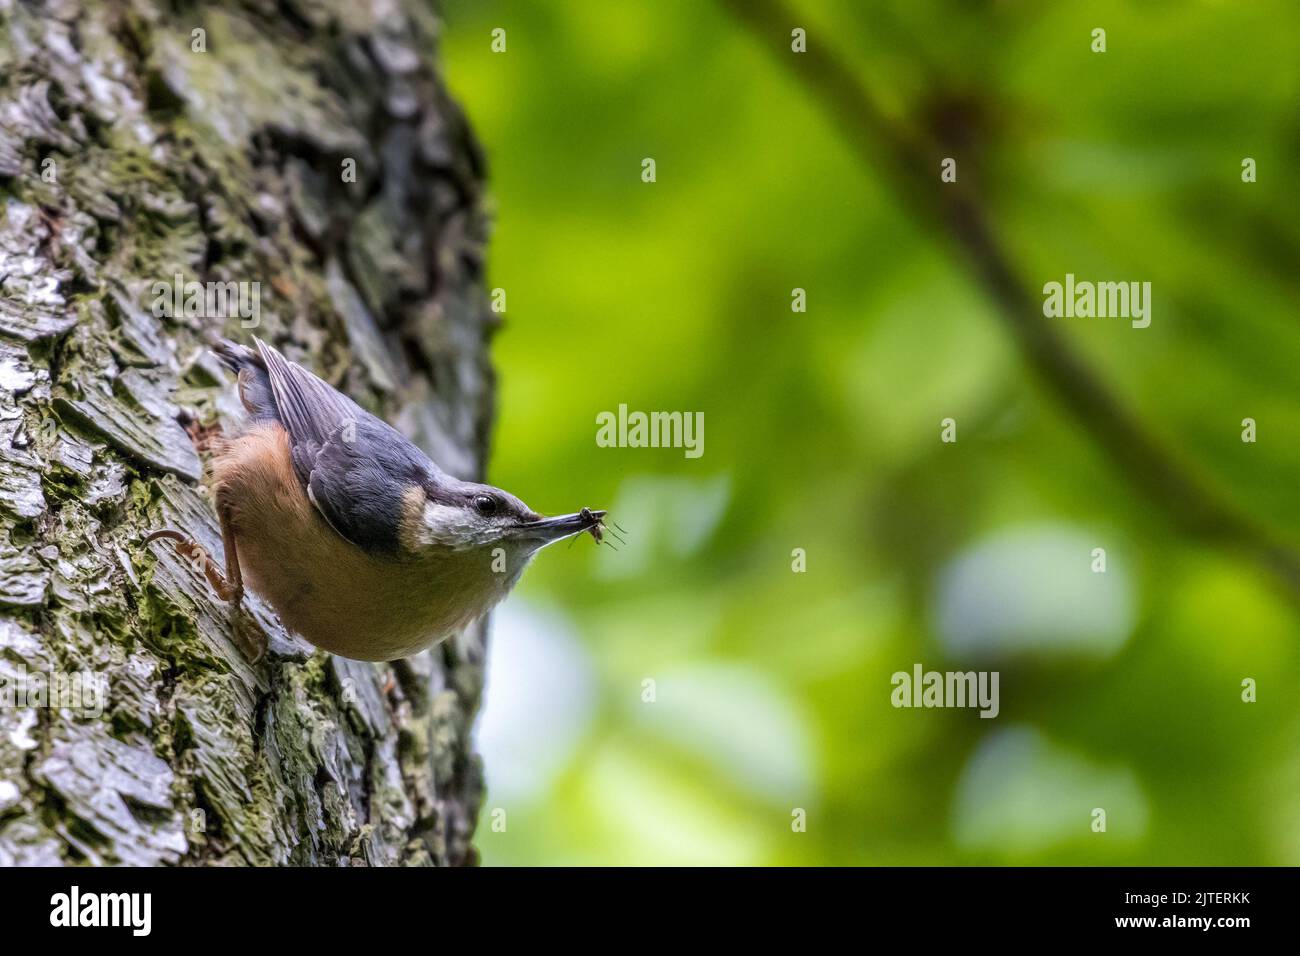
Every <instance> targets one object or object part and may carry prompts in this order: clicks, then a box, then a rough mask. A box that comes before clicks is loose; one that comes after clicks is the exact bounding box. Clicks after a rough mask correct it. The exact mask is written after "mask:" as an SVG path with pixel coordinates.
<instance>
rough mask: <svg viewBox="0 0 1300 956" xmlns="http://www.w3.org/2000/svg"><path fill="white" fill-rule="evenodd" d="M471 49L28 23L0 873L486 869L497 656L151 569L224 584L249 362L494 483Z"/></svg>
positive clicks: (10, 305)
mask: <svg viewBox="0 0 1300 956" xmlns="http://www.w3.org/2000/svg"><path fill="white" fill-rule="evenodd" d="M178 8H179V10H180V12H179V13H178V12H176V11H177V9H178ZM438 29H439V23H438V22H437V20H436V17H435V15H434V14H433V12H431V10H430V9H429V7H428V5H427V4H426V3H425V2H423V0H388V2H380V0H246V2H245V3H233V2H231V3H205V4H197V5H196V4H189V3H163V2H160V0H49V2H45V3H35V4H32V3H20V2H16V0H0V203H3V208H0V389H2V391H0V694H4V695H7V697H8V699H4V700H0V865H8V864H15V863H19V864H22V863H27V864H67V863H78V862H92V863H102V864H177V863H183V864H214V863H233V864H340V863H343V864H346V863H352V864H372V865H382V864H394V863H403V864H406V863H438V864H457V863H465V862H473V861H474V859H475V854H474V850H473V848H472V845H471V842H470V838H471V836H472V833H473V829H474V824H475V818H476V815H477V812H478V807H479V802H480V797H481V790H482V773H481V768H480V766H479V764H478V761H477V759H476V758H475V757H474V756H473V754H472V752H471V747H470V742H469V732H470V724H471V721H472V719H473V716H474V712H475V709H476V707H477V704H478V699H479V694H480V690H481V688H482V665H483V638H484V634H483V630H482V628H481V627H478V628H474V629H472V631H470V632H467V633H465V634H463V635H461V636H460V637H459V638H457V639H455V640H452V641H449V642H447V643H445V644H443V645H441V646H439V647H436V648H434V649H433V650H432V651H428V652H425V653H424V654H422V655H420V656H419V657H416V658H413V659H411V660H408V661H402V662H399V663H398V664H395V665H391V666H389V665H374V664H363V663H357V662H354V661H347V660H343V659H341V658H337V657H333V656H331V655H328V654H325V653H323V652H313V651H312V649H311V648H309V647H307V646H306V645H305V644H303V643H302V642H301V641H300V640H298V639H297V638H295V637H294V636H293V635H291V634H290V633H288V632H286V631H285V630H284V628H283V627H282V626H281V625H280V624H279V623H278V621H277V620H276V617H275V615H274V613H273V612H272V611H271V610H270V609H269V607H268V606H266V605H265V604H264V603H262V602H261V601H260V600H259V599H258V598H257V597H256V596H255V595H248V596H246V598H245V602H244V604H245V608H244V613H243V615H242V617H241V618H239V619H236V618H232V617H231V615H230V613H229V612H228V610H227V609H226V607H225V606H224V605H223V604H221V603H220V602H219V601H218V600H217V599H216V597H215V595H214V594H213V593H212V591H211V589H210V588H209V587H208V586H207V584H206V583H205V582H204V580H203V578H202V575H201V574H199V573H196V570H195V568H193V567H191V566H190V565H189V564H188V563H186V562H185V561H183V560H181V559H180V558H178V557H177V556H176V555H175V554H174V552H173V551H172V550H171V549H170V548H169V547H166V546H165V545H161V544H155V545H151V546H149V547H142V546H141V544H140V539H141V537H142V535H144V534H145V533H146V532H148V531H149V530H152V529H156V528H162V527H172V528H179V529H182V530H184V531H186V532H188V533H190V534H193V535H194V536H195V537H196V538H197V540H198V541H200V542H201V543H202V544H204V545H205V546H206V547H207V548H208V550H209V551H210V552H211V553H212V554H214V555H217V556H219V555H220V554H221V539H220V534H219V532H218V530H217V525H216V521H215V518H214V515H213V511H212V506H211V500H210V497H209V495H208V492H207V489H206V488H205V485H204V473H205V462H206V459H207V456H208V448H207V445H208V442H209V441H210V439H211V437H212V435H213V434H215V433H216V432H217V430H218V429H223V428H224V429H231V428H234V427H236V424H237V422H238V419H239V416H240V412H241V410H240V408H239V405H238V402H237V400H236V398H235V396H234V393H233V389H232V383H231V379H230V376H229V375H228V374H227V373H225V372H224V370H223V369H222V368H221V366H220V365H219V364H218V363H217V362H216V360H215V359H214V357H213V356H212V355H211V353H210V352H208V351H207V348H206V346H207V344H208V343H210V342H211V341H212V340H213V339H214V338H215V337H216V336H217V335H219V334H225V335H227V336H229V337H231V338H235V339H239V340H242V341H250V336H251V335H252V334H256V335H258V336H260V337H262V338H266V339H269V340H271V341H273V342H275V343H276V344H278V345H279V346H281V347H282V348H283V349H284V350H285V351H286V352H287V353H288V354H289V355H290V357H293V358H296V359H298V360H300V361H302V362H303V363H304V364H306V365H308V366H309V367H312V368H314V369H315V370H316V371H317V372H318V373H320V374H321V375H322V376H323V377H325V378H326V379H328V380H329V381H331V382H333V383H335V384H336V385H338V387H339V388H341V389H342V390H344V391H345V392H347V393H348V394H350V395H352V396H353V397H354V398H356V399H357V400H358V401H359V402H361V404H363V405H365V406H367V407H369V408H370V409H372V410H373V411H375V412H376V413H378V414H380V415H381V416H383V417H385V418H387V419H388V420H389V421H393V422H395V423H396V424H397V425H398V427H399V428H401V429H403V430H404V431H405V432H407V433H408V434H410V435H412V437H414V438H415V440H416V441H417V442H418V443H419V444H421V445H422V446H423V447H424V448H425V449H426V450H427V451H429V452H430V453H431V455H432V457H433V458H434V460H436V461H438V462H439V463H440V464H441V465H442V466H443V467H444V468H445V469H446V470H447V471H449V472H452V473H453V474H457V475H459V476H461V477H466V478H469V477H477V476H478V474H479V472H480V471H481V470H482V466H483V462H484V457H485V454H486V436H487V427H488V423H489V419H490V416H491V409H492V375H491V370H490V368H489V365H488V362H487V355H486V349H487V339H488V337H489V334H490V331H491V327H492V321H491V318H492V316H491V312H490V310H489V309H488V307H487V299H486V296H485V294H484V292H483V290H482V288H481V267H482V251H483V243H484V237H485V228H484V222H483V218H482V216H481V214H480V211H479V192H480V182H481V177H482V168H481V160H480V158H479V155H478V152H477V149H476V146H475V145H474V143H473V141H472V138H471V137H470V134H469V133H468V131H467V129H466V127H465V124H464V122H463V120H462V118H461V116H460V113H459V111H458V110H457V108H456V106H455V105H454V104H453V103H452V102H451V100H450V99H449V98H448V96H447V93H446V91H445V89H444V88H443V86H442V84H441V82H440V80H439V79H438V78H437V76H436V73H435V69H434V65H435V64H434V39H435V37H436V35H437V32H438ZM353 171H355V175H352V173H353ZM191 282H199V283H205V282H206V283H211V282H231V283H245V285H243V286H240V287H236V286H229V287H227V288H228V289H229V290H232V291H233V290H236V289H238V290H239V291H242V292H243V293H244V294H245V298H244V299H239V298H238V296H236V297H235V298H234V299H231V300H229V301H222V300H220V299H217V298H215V297H212V296H210V295H209V297H208V298H207V299H205V300H201V297H198V296H191V295H190V293H191V292H192V291H193V289H194V287H193V286H190V287H189V288H185V283H191ZM252 283H258V285H257V286H253V285H252ZM176 285H180V286H181V288H180V289H179V290H178V291H179V297H180V299H181V303H180V305H181V308H179V309H177V308H176V302H175V301H174V299H175V293H173V286H176ZM187 299H189V300H190V301H189V302H187V301H186V300H187ZM232 303H233V304H232ZM187 305H189V306H191V307H190V308H186V306H187ZM239 305H242V306H244V308H243V309H242V311H241V310H240V309H239V308H238V306H239ZM254 320H256V323H257V324H256V327H255V328H253V323H254ZM259 628H260V629H261V630H263V631H264V632H265V634H266V635H267V637H268V638H269V641H270V652H269V654H268V655H267V656H266V657H265V658H263V659H262V660H261V661H259V662H257V663H250V662H249V653H250V652H249V648H250V647H251V645H252V641H251V640H250V632H251V631H253V630H255V629H259ZM101 682H102V683H101ZM42 686H44V688H45V690H44V691H42V690H41V688H42ZM78 689H79V690H80V694H79V695H77V696H75V697H61V696H60V695H61V694H64V693H68V692H69V691H75V690H78ZM97 689H102V690H103V691H104V692H105V696H104V697H103V699H102V700H101V701H100V703H101V704H102V707H97V706H96V698H97V695H96V693H95V691H96V690H97ZM101 710H102V712H97V711H101Z"/></svg>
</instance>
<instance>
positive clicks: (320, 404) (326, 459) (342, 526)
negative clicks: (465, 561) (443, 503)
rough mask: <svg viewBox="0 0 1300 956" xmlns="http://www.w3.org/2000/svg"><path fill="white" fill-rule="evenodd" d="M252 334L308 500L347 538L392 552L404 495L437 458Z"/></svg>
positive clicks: (421, 481)
mask: <svg viewBox="0 0 1300 956" xmlns="http://www.w3.org/2000/svg"><path fill="white" fill-rule="evenodd" d="M256 341H257V350H258V354H259V355H260V356H261V358H262V361H263V362H265V363H266V370H267V374H268V376H269V378H270V381H271V391H272V393H273V395H274V397H275V403H276V411H277V412H278V413H279V418H280V421H281V423H282V424H283V425H284V427H285V430H286V431H287V432H288V433H289V448H290V451H291V453H292V456H293V467H294V472H295V474H296V475H297V476H298V480H299V481H301V482H302V485H303V488H304V489H305V490H306V491H307V494H308V497H310V499H311V502H312V504H313V505H315V507H316V510H317V511H318V512H320V514H321V516H322V517H324V519H325V520H326V521H327V522H328V523H329V524H330V526H331V527H332V528H333V529H334V530H335V531H337V532H338V533H339V534H340V535H341V536H342V537H344V538H346V539H348V540H349V541H351V542H352V543H353V544H356V545H358V546H360V547H362V548H364V549H366V550H368V551H377V552H390V553H391V552H395V551H396V550H397V548H398V542H399V536H400V524H401V518H402V501H403V497H404V496H405V495H406V493H407V492H408V491H410V489H411V488H412V487H416V486H420V485H423V484H424V483H425V482H426V481H427V480H428V479H429V477H430V476H431V475H433V474H434V473H436V472H437V468H436V466H435V465H434V464H433V463H432V462H431V461H429V459H428V458H427V457H426V456H425V455H424V453H423V452H421V451H420V450H419V449H418V448H416V447H415V445H413V444H412V443H411V442H410V440H409V439H407V438H406V437H405V436H404V435H402V434H401V433H400V432H398V431H397V430H396V429H395V428H393V427H392V426H390V425H388V424H387V423H385V422H383V421H380V420H379V419H378V418H376V417H375V416H374V415H371V414H370V413H369V412H367V411H366V410H365V409H363V408H362V407H361V406H359V405H358V404H357V403H356V402H354V401H352V400H351V399H350V398H348V397H347V396H345V395H343V394H342V393H340V392H338V391H336V390H335V389H334V388H333V387H332V386H330V385H329V384H328V383H326V382H324V381H322V380H321V379H319V378H317V377H316V376H315V375H313V374H312V373H311V372H308V371H307V370H306V369H304V368H303V367H302V366H300V365H297V364H296V363H294V362H290V361H288V360H287V359H285V357H284V356H283V355H281V354H280V353H279V352H278V351H276V350H275V349H274V348H273V347H271V346H269V345H267V344H266V343H265V342H262V341H261V340H256Z"/></svg>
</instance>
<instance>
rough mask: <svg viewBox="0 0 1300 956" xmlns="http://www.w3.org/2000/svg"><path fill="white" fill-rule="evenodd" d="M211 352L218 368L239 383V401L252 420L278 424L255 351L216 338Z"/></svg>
mask: <svg viewBox="0 0 1300 956" xmlns="http://www.w3.org/2000/svg"><path fill="white" fill-rule="evenodd" d="M212 351H213V352H214V353H215V354H216V356H217V358H219V359H220V360H221V364H222V365H224V366H226V368H228V369H230V370H231V371H232V372H234V373H235V377H236V381H237V382H238V383H239V400H240V401H241V402H243V403H244V408H245V409H247V411H248V414H249V417H250V418H251V419H252V421H253V422H254V423H261V422H279V421H280V414H279V410H278V409H277V408H276V404H275V396H274V394H273V393H272V391H271V378H270V376H269V375H268V374H267V372H266V363H265V362H264V361H262V356H260V355H258V354H257V351H256V350H255V349H250V348H249V347H248V346H247V345H240V344H239V343H237V342H231V341H230V340H229V339H218V340H217V342H216V344H215V345H213V346H212Z"/></svg>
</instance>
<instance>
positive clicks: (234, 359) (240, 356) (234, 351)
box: [212, 339, 266, 372]
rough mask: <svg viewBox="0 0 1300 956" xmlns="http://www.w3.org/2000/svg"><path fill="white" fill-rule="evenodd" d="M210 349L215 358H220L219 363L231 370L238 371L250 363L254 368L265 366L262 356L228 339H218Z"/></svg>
mask: <svg viewBox="0 0 1300 956" xmlns="http://www.w3.org/2000/svg"><path fill="white" fill-rule="evenodd" d="M212 351H213V352H215V353H216V356H217V358H219V359H221V364H222V365H224V366H225V367H226V368H228V369H230V370H231V371H232V372H238V371H240V370H241V369H244V368H246V367H248V366H250V365H251V366H252V367H254V368H260V369H265V368H266V365H265V364H264V363H263V362H262V357H261V356H260V355H258V354H257V352H256V351H254V350H253V349H250V348H249V347H248V346H247V345H240V344H239V343H238V342H232V341H230V339H218V340H217V344H216V345H214V346H212Z"/></svg>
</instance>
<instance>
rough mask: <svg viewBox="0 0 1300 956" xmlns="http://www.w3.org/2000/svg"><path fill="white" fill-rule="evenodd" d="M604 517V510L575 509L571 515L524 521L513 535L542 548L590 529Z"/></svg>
mask: <svg viewBox="0 0 1300 956" xmlns="http://www.w3.org/2000/svg"><path fill="white" fill-rule="evenodd" d="M603 517H605V512H603V511H592V510H591V509H589V508H583V509H582V510H581V511H575V512H574V513H573V514H569V515H557V516H556V517H554V518H538V519H537V520H536V521H527V522H524V523H523V524H521V525H519V526H518V527H517V528H515V529H514V531H513V532H512V535H513V537H515V538H518V539H520V540H522V541H534V542H536V543H537V547H539V548H540V547H544V546H545V545H548V544H553V543H554V542H556V541H563V540H564V539H565V538H569V537H572V536H573V535H575V534H582V532H584V531H590V530H591V529H592V528H594V527H596V526H597V525H598V524H600V519H601V518H603Z"/></svg>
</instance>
